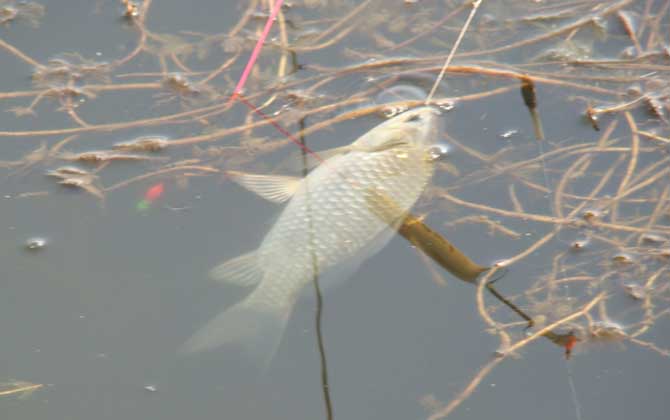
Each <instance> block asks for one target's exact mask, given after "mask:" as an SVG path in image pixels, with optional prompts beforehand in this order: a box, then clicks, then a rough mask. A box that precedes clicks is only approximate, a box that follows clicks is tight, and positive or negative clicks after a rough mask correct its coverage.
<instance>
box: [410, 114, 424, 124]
mask: <svg viewBox="0 0 670 420" xmlns="http://www.w3.org/2000/svg"><path fill="white" fill-rule="evenodd" d="M419 121H421V115H419V114H414V115H412V116H411V117H409V118H408V119H407V122H419Z"/></svg>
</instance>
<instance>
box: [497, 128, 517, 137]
mask: <svg viewBox="0 0 670 420" xmlns="http://www.w3.org/2000/svg"><path fill="white" fill-rule="evenodd" d="M517 134H519V130H516V129H511V130H507V131H504V132H502V133H500V137H501V138H503V139H508V138H510V137H512V136H515V135H517Z"/></svg>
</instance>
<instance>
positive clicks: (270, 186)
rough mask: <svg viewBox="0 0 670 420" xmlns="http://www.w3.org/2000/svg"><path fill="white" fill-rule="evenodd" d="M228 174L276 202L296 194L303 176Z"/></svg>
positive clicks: (246, 186) (254, 191)
mask: <svg viewBox="0 0 670 420" xmlns="http://www.w3.org/2000/svg"><path fill="white" fill-rule="evenodd" d="M227 174H228V176H230V178H231V179H232V180H233V181H235V182H236V183H238V184H240V185H241V186H243V187H244V188H246V189H248V190H249V191H251V192H253V193H256V194H258V195H259V196H261V197H263V198H265V199H266V200H269V201H272V202H274V203H283V202H284V201H286V200H288V199H289V198H291V197H292V196H293V194H295V192H296V191H297V190H298V187H299V186H300V182H301V181H302V178H297V177H292V176H283V175H258V174H247V173H244V172H237V171H228V172H227Z"/></svg>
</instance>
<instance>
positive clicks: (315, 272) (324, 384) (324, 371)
mask: <svg viewBox="0 0 670 420" xmlns="http://www.w3.org/2000/svg"><path fill="white" fill-rule="evenodd" d="M299 124H300V132H301V133H304V132H305V118H302V119H301V120H300V123H299ZM300 143H301V144H302V145H303V147H302V148H301V153H302V165H303V167H302V176H303V180H304V182H305V199H306V206H307V215H308V216H309V218H308V221H307V224H308V229H309V239H308V240H309V250H310V256H311V260H312V283H313V284H314V293H315V295H316V313H315V315H314V318H315V319H314V323H315V324H316V342H317V348H318V350H319V361H320V363H321V389H322V391H323V402H324V404H325V406H326V419H327V420H332V418H333V404H332V401H331V398H330V385H329V383H328V364H327V362H326V348H325V346H324V344H323V331H322V329H321V319H322V314H323V296H322V294H321V286H320V285H319V262H318V260H317V258H316V252H315V248H316V243H315V238H314V220H313V219H312V205H311V200H310V193H309V182H308V178H307V174H308V172H309V169H308V162H307V150H309V149H307V146H306V139H305V135H304V134H300Z"/></svg>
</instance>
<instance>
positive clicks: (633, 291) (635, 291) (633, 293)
mask: <svg viewBox="0 0 670 420" xmlns="http://www.w3.org/2000/svg"><path fill="white" fill-rule="evenodd" d="M623 288H624V290H625V291H626V294H628V296H630V297H632V298H633V299H635V300H643V299H644V298H646V297H647V289H646V288H645V287H644V286H642V285H640V284H637V283H626V284H624V285H623Z"/></svg>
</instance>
